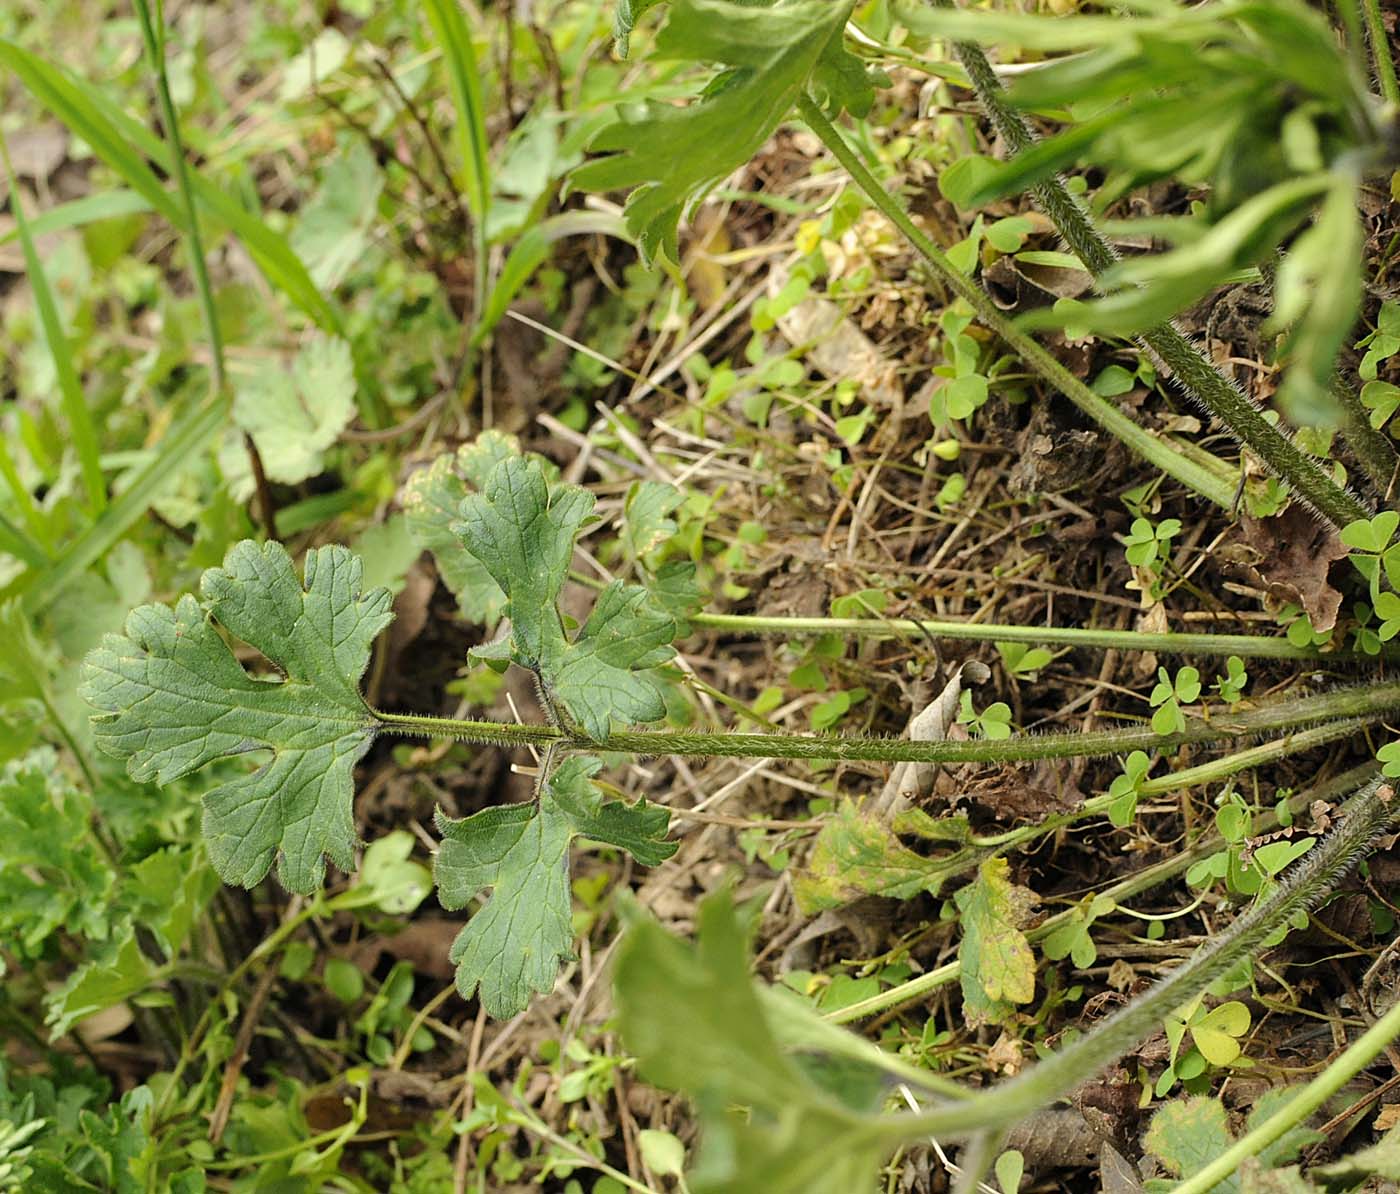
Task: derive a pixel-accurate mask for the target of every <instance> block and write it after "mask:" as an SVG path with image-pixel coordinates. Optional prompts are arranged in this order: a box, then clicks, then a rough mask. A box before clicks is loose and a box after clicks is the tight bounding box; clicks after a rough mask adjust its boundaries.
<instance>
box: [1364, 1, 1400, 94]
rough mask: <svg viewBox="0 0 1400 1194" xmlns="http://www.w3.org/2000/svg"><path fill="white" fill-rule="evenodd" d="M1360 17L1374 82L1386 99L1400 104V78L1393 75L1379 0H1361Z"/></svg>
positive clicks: (1393, 65) (1388, 44) (1388, 43)
mask: <svg viewBox="0 0 1400 1194" xmlns="http://www.w3.org/2000/svg"><path fill="white" fill-rule="evenodd" d="M1361 19H1362V20H1364V21H1365V22H1366V38H1367V40H1368V41H1369V42H1370V43H1371V61H1372V62H1374V63H1375V67H1376V82H1378V83H1379V84H1380V88H1381V94H1382V95H1383V96H1385V98H1386V101H1387V102H1388V103H1392V104H1400V80H1397V79H1396V77H1395V62H1394V61H1393V60H1392V58H1391V56H1390V38H1389V36H1388V35H1387V34H1386V31H1385V21H1384V20H1383V19H1382V17H1381V6H1380V0H1361Z"/></svg>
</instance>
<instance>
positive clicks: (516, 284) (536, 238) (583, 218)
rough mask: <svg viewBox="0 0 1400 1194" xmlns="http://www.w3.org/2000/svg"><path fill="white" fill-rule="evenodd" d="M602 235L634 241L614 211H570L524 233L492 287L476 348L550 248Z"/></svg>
mask: <svg viewBox="0 0 1400 1194" xmlns="http://www.w3.org/2000/svg"><path fill="white" fill-rule="evenodd" d="M589 233H598V234H599V235H602V236H613V237H616V238H617V239H618V240H625V241H627V242H628V243H631V242H632V237H631V235H630V234H629V233H628V231H627V225H626V224H625V223H624V222H623V221H622V220H621V219H620V218H619V217H617V216H615V215H612V214H611V213H610V212H602V211H566V212H561V213H560V214H559V215H556V216H550V217H549V218H548V219H545V220H541V221H540V222H539V223H538V224H532V225H531V226H530V227H529V228H527V229H526V230H525V232H524V233H522V234H521V236H520V238H519V239H518V240H517V241H516V242H515V244H514V245H513V246H512V247H511V250H510V254H509V256H507V257H506V261H505V265H503V266H502V267H501V273H500V276H499V277H498V278H497V279H496V284H495V285H494V286H493V287H492V288H491V295H490V297H489V298H488V299H487V300H486V303H485V305H484V306H483V307H482V309H481V314H480V315H479V317H478V318H477V325H476V330H475V331H474V332H473V333H472V346H473V347H476V348H479V347H480V346H481V345H482V344H483V343H484V342H485V340H486V337H487V336H489V335H490V334H491V333H492V332H493V331H495V329H496V325H497V324H498V323H500V322H501V320H502V318H503V317H504V316H505V313H506V308H507V307H509V306H510V301H511V299H513V298H514V297H515V296H516V295H517V294H519V293H520V289H521V287H523V286H524V285H525V284H526V283H527V282H528V281H529V280H530V278H531V277H532V276H533V275H534V272H535V271H536V270H537V269H539V267H540V266H541V265H542V264H543V262H544V260H545V258H546V257H547V256H548V255H549V247H550V246H551V245H552V244H554V242H555V241H558V240H562V239H563V238H564V237H566V236H585V235H587V234H589Z"/></svg>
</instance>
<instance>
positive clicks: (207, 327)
mask: <svg viewBox="0 0 1400 1194" xmlns="http://www.w3.org/2000/svg"><path fill="white" fill-rule="evenodd" d="M136 16H137V19H138V20H139V21H140V22H141V40H142V41H143V42H144V43H145V45H146V58H147V61H149V63H150V66H151V70H152V72H153V73H154V75H155V87H156V100H157V102H158V103H159V104H160V118H161V122H162V123H163V124H164V125H165V136H166V139H167V140H168V141H169V142H170V150H171V152H170V157H171V159H172V162H173V164H174V167H175V169H174V172H173V173H174V175H175V184H176V186H177V188H178V189H179V192H180V203H181V206H182V207H183V208H184V216H185V229H184V232H185V238H186V240H187V241H188V242H189V244H188V248H189V258H190V270H191V272H192V273H193V274H194V286H195V291H196V293H197V294H198V296H199V313H200V316H201V318H202V319H203V321H204V334H205V336H207V337H208V339H209V357H210V365H211V370H212V374H213V382H214V389H215V390H216V391H218V392H220V393H222V392H223V390H224V381H225V373H224V334H223V331H222V330H221V329H220V327H219V314H218V312H217V311H216V310H215V309H214V288H213V286H212V285H211V284H210V282H209V264H208V262H206V261H205V259H204V238H203V236H201V235H200V231H199V212H198V211H196V210H195V202H194V191H193V189H192V186H191V182H190V164H189V162H187V161H186V160H185V146H184V141H183V139H182V138H181V136H180V117H179V115H178V114H177V113H176V111H175V103H174V101H173V100H172V99H171V98H170V81H169V79H168V78H167V77H166V74H165V26H164V25H163V24H158V23H157V20H156V17H155V16H154V15H153V14H152V13H151V6H150V4H149V3H147V0H136ZM160 16H161V17H162V18H163V17H164V13H163V12H162V13H161V14H160Z"/></svg>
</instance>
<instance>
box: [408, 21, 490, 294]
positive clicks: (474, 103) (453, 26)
mask: <svg viewBox="0 0 1400 1194" xmlns="http://www.w3.org/2000/svg"><path fill="white" fill-rule="evenodd" d="M424 7H425V8H426V9H427V13H428V21H429V23H430V24H431V25H432V27H433V32H434V34H435V35H436V36H437V40H438V42H439V44H440V45H441V46H442V53H443V59H444V61H445V62H446V64H447V77H448V81H449V83H450V84H451V87H452V101H453V103H454V104H455V105H456V108H457V127H456V130H455V132H456V140H457V148H458V152H459V153H460V154H461V158H462V184H463V187H462V189H463V192H464V194H465V195H466V200H467V210H468V211H469V212H470V213H471V217H472V222H473V228H472V240H473V243H474V244H475V247H476V271H475V272H476V294H475V295H474V296H473V303H474V305H475V310H476V311H477V313H478V318H480V313H481V312H482V311H484V310H485V308H486V304H487V296H486V209H487V207H488V206H489V204H490V201H491V163H490V161H489V160H488V157H487V149H488V146H489V145H490V142H489V141H488V140H487V136H486V108H485V106H484V105H483V103H482V99H481V76H480V72H479V71H478V70H477V65H476V51H475V50H473V49H472V36H471V30H470V29H469V28H467V22H466V21H465V20H464V19H463V17H462V10H461V8H460V7H458V4H457V0H427V2H426V4H425V5H424ZM497 318H499V316H498V317H497Z"/></svg>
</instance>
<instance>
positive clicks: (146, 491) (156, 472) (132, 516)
mask: <svg viewBox="0 0 1400 1194" xmlns="http://www.w3.org/2000/svg"><path fill="white" fill-rule="evenodd" d="M227 418H228V403H227V402H226V401H224V400H223V399H221V398H218V397H211V398H210V399H208V400H207V401H206V402H205V403H204V404H203V405H201V406H199V407H197V408H196V409H195V410H193V411H191V412H189V413H188V414H186V415H185V416H184V417H183V418H182V419H181V420H180V421H179V422H178V423H176V424H175V425H174V426H173V427H172V428H171V429H170V430H169V431H168V432H167V433H166V435H165V437H164V438H163V439H162V440H161V441H160V446H159V448H158V449H157V450H156V453H155V456H154V457H153V458H152V460H151V462H150V464H148V465H147V466H146V467H145V468H144V469H143V470H142V471H141V472H140V473H139V474H138V475H137V476H136V477H135V478H134V479H133V480H132V482H131V484H130V485H128V486H127V487H126V488H125V489H124V490H123V491H122V492H121V493H120V494H119V495H118V496H117V497H116V498H114V499H113V501H112V502H111V504H110V505H109V506H108V507H107V508H106V509H105V510H104V511H103V512H102V514H101V516H100V517H99V518H98V519H97V521H96V522H94V523H93V524H92V526H90V527H89V528H88V529H87V530H86V531H84V532H83V533H82V534H81V535H80V536H78V538H77V539H75V540H74V541H73V542H72V543H70V544H69V545H68V547H67V548H65V549H64V551H63V553H62V554H61V555H60V556H58V557H57V558H56V559H55V560H54V561H53V563H52V564H50V565H49V567H48V568H47V569H46V570H45V571H43V572H41V573H33V572H31V573H27V574H26V575H25V576H23V577H21V578H20V579H19V580H18V581H17V582H15V583H13V584H11V585H10V587H9V588H8V589H7V590H6V591H5V594H0V595H8V594H11V593H23V595H24V605H25V608H26V609H27V610H28V611H29V612H30V613H31V614H33V613H38V612H39V611H40V610H42V609H44V608H45V607H46V606H48V605H49V604H51V603H52V602H53V600H54V599H55V598H56V597H57V596H58V595H59V594H60V593H62V592H63V590H64V589H65V588H67V586H68V585H70V584H71V583H72V582H73V580H74V579H75V578H76V577H77V576H79V575H80V574H81V573H83V572H85V571H87V569H88V568H89V567H90V566H91V565H92V564H94V563H95V562H96V561H97V560H99V559H101V558H102V557H103V556H104V555H105V554H106V553H107V551H108V550H109V549H110V548H111V547H112V545H113V544H114V543H116V541H117V540H118V539H120V538H121V537H122V536H123V535H124V534H126V532H127V531H128V530H129V529H130V528H131V526H132V524H134V523H135V522H136V521H137V520H138V519H139V518H141V517H142V516H143V515H144V514H145V513H146V511H147V510H148V509H149V508H150V505H151V502H152V501H153V500H154V499H155V498H156V497H157V495H159V494H161V493H163V492H164V491H165V490H166V489H167V488H169V487H170V486H172V485H174V484H175V483H176V482H177V481H178V480H179V479H180V478H181V477H182V476H183V475H184V474H185V471H186V470H187V469H188V468H189V467H190V466H191V464H193V462H194V460H195V459H196V457H197V456H198V454H199V452H200V451H201V450H202V449H203V448H204V446H205V445H206V444H207V443H208V442H209V440H210V439H211V438H212V437H213V435H214V433H215V432H216V431H218V429H219V428H220V427H222V426H223V425H224V422H225V420H226V419H227Z"/></svg>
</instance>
